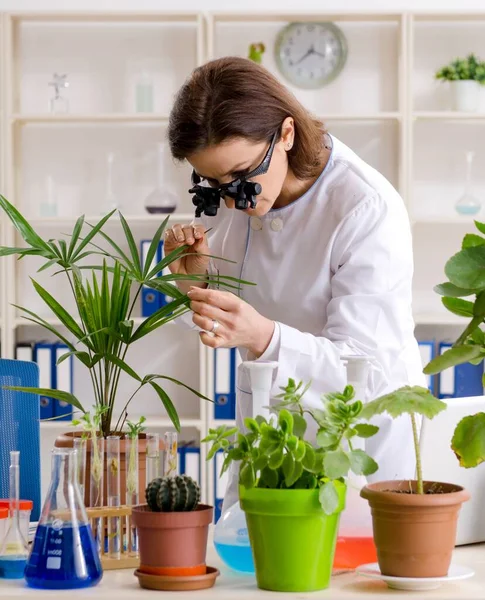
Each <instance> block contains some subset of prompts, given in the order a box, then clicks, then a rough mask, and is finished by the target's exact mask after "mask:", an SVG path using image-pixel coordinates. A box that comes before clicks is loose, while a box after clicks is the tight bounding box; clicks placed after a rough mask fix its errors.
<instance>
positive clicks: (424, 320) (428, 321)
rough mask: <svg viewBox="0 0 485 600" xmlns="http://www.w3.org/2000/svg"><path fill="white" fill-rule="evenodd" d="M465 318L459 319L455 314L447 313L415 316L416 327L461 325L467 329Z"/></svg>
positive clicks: (427, 313) (428, 313)
mask: <svg viewBox="0 0 485 600" xmlns="http://www.w3.org/2000/svg"><path fill="white" fill-rule="evenodd" d="M467 322H468V321H467V319H466V318H465V317H459V316H458V315H454V314H453V313H446V312H442V311H439V312H423V313H416V314H415V315H414V323H415V324H416V325H460V326H463V328H465V326H466V324H467Z"/></svg>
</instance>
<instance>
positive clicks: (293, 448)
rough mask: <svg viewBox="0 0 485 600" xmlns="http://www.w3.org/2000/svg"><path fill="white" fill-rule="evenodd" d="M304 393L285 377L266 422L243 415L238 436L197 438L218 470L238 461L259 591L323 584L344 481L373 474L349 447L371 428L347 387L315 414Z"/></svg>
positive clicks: (229, 432)
mask: <svg viewBox="0 0 485 600" xmlns="http://www.w3.org/2000/svg"><path fill="white" fill-rule="evenodd" d="M307 389H308V386H307V387H306V388H304V389H302V384H301V383H300V384H298V385H296V384H295V382H294V381H293V380H291V379H290V380H289V382H288V385H287V387H286V388H285V389H284V390H283V392H282V394H281V395H280V396H279V403H278V404H277V405H276V406H274V407H272V410H273V411H274V413H275V414H274V415H271V417H270V418H269V420H267V419H265V418H264V417H262V416H260V415H258V416H256V417H255V418H254V419H253V418H247V419H245V421H244V425H245V428H246V430H245V431H244V432H243V431H239V430H238V428H227V427H224V426H222V427H219V428H218V429H213V430H210V432H209V435H208V436H207V437H206V438H205V439H204V440H203V441H204V442H210V443H212V446H211V448H210V450H209V452H208V457H207V458H208V459H209V460H210V459H211V458H212V457H213V456H214V455H215V453H216V452H218V451H222V452H223V453H224V462H223V466H222V472H225V471H226V470H227V469H228V468H229V466H230V465H231V464H232V463H239V499H240V504H241V508H242V510H243V511H244V513H245V516H246V522H247V526H248V533H249V540H250V544H251V550H252V554H253V559H254V566H255V571H256V578H257V582H258V586H259V587H260V588H262V589H267V590H275V591H288V592H290V591H291V592H305V591H312V590H319V589H324V588H326V587H328V585H329V581H330V576H331V572H332V566H333V559H334V554H335V546H336V541H337V532H338V525H339V519H340V513H341V512H342V510H343V509H344V507H345V496H346V478H347V476H348V474H349V472H350V471H352V472H354V473H355V474H357V475H370V474H372V473H375V471H376V470H377V464H376V462H375V461H374V460H373V459H372V458H371V457H370V456H368V455H367V454H366V453H365V452H364V451H363V450H360V449H353V448H352V439H353V438H355V437H363V438H366V437H371V436H372V435H374V434H375V433H376V432H377V431H378V428H377V427H376V426H373V425H369V424H366V423H361V422H359V421H360V420H361V416H362V415H361V412H362V408H363V405H362V402H360V401H359V400H355V399H354V391H353V388H352V387H351V386H347V387H346V388H345V390H344V391H343V393H335V394H326V395H324V396H322V405H321V407H320V408H318V409H317V408H311V407H307V406H305V405H304V404H303V400H302V399H303V396H304V393H305V391H306V390H307ZM305 416H308V417H309V418H310V419H312V420H313V421H314V422H315V423H316V424H317V428H318V432H317V436H316V445H313V444H312V443H311V442H310V441H309V440H308V439H306V437H305V434H306V429H307V421H306V418H305ZM232 438H234V439H232Z"/></svg>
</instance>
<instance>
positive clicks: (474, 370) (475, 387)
mask: <svg viewBox="0 0 485 600" xmlns="http://www.w3.org/2000/svg"><path fill="white" fill-rule="evenodd" d="M418 344H419V350H420V352H421V360H422V363H423V368H424V367H425V365H427V364H428V363H429V362H430V361H431V360H432V359H433V358H435V356H437V352H438V353H439V354H444V352H446V350H448V349H449V348H451V347H452V344H450V343H449V342H439V343H436V342H435V341H434V340H428V341H424V340H423V341H420V342H418ZM483 372H484V371H483V363H481V364H479V365H472V364H471V363H463V364H462V365H457V366H456V367H453V368H450V369H446V371H443V372H442V373H440V374H439V375H436V376H432V375H427V376H426V377H427V382H428V388H429V390H430V391H431V392H432V393H433V394H434V395H435V396H437V397H438V398H466V397H469V396H481V395H482V394H483V383H482V377H483Z"/></svg>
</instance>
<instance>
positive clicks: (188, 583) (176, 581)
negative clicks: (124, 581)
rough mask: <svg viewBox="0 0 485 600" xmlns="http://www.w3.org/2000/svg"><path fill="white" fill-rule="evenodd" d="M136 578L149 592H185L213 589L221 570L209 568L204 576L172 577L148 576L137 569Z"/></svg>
mask: <svg viewBox="0 0 485 600" xmlns="http://www.w3.org/2000/svg"><path fill="white" fill-rule="evenodd" d="M135 577H138V583H139V584H140V586H141V587H142V588H145V589H147V590H160V591H167V592H170V591H171V592H183V591H188V590H204V589H206V588H211V587H212V586H213V585H214V584H215V582H216V578H217V577H219V570H218V569H216V568H215V567H207V572H206V573H205V574H204V575H192V576H185V577H180V576H179V577H170V576H168V575H147V573H141V572H140V571H139V569H137V570H136V571H135Z"/></svg>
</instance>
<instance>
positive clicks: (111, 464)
mask: <svg viewBox="0 0 485 600" xmlns="http://www.w3.org/2000/svg"><path fill="white" fill-rule="evenodd" d="M106 457H107V468H106V474H107V477H108V481H107V490H106V491H107V494H108V507H109V508H118V507H119V506H120V438H119V437H118V436H117V435H109V436H108V437H107V438H106ZM120 524H121V523H120V517H119V516H118V517H109V519H108V556H109V557H110V558H114V559H119V558H121V546H120V537H121V527H120Z"/></svg>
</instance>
